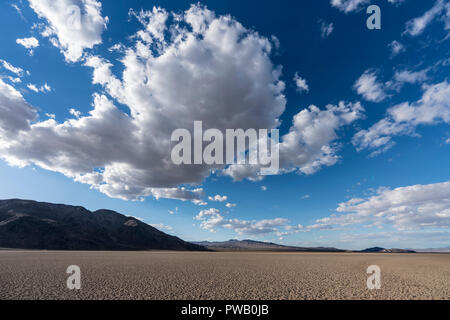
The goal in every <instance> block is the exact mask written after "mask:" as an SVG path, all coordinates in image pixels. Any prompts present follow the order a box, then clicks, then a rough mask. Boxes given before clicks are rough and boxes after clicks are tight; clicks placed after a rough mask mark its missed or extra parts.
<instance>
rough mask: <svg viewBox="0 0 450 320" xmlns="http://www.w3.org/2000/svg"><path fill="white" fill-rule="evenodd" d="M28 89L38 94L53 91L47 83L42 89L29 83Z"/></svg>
mask: <svg viewBox="0 0 450 320" xmlns="http://www.w3.org/2000/svg"><path fill="white" fill-rule="evenodd" d="M27 88H28V89H30V90H31V91H34V92H36V93H38V92H43V93H45V92H50V91H52V88H51V87H50V86H49V85H48V84H47V83H45V84H44V85H43V86H40V87H38V86H36V85H35V84H32V83H29V84H27Z"/></svg>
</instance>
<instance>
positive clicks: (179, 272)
mask: <svg viewBox="0 0 450 320" xmlns="http://www.w3.org/2000/svg"><path fill="white" fill-rule="evenodd" d="M70 265H76V266H79V267H80V271H81V289H80V290H69V289H68V288H67V279H68V277H69V276H70V274H67V273H66V270H67V267H68V266H70ZM370 265H377V266H379V267H380V269H381V289H379V290H369V289H368V288H367V278H368V277H369V276H370V275H369V274H367V273H366V271H367V268H368V266H370ZM0 299H158V300H160V299H183V300H185V299H189V300H190V299H221V300H234V299H246V300H259V299H295V300H297V299H447V300H448V299H450V254H392V253H388V254H384V253H380V254H378V253H377V254H368V253H282V252H275V253H274V252H163V251H148V252H85V251H83V252H80V251H76V252H69V251H61V252H57V251H14V250H0Z"/></svg>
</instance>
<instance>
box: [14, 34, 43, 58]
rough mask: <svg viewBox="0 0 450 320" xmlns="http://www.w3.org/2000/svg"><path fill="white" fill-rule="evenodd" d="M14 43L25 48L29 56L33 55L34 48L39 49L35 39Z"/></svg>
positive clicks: (18, 40)
mask: <svg viewBox="0 0 450 320" xmlns="http://www.w3.org/2000/svg"><path fill="white" fill-rule="evenodd" d="M16 43H17V44H20V45H21V46H23V47H25V48H27V49H28V53H29V54H30V55H33V53H34V51H33V49H34V48H37V47H39V41H38V39H36V38H35V37H30V38H22V39H16Z"/></svg>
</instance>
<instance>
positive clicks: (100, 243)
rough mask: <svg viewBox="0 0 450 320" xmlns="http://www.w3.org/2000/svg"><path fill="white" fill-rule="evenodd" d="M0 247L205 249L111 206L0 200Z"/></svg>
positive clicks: (49, 248)
mask: <svg viewBox="0 0 450 320" xmlns="http://www.w3.org/2000/svg"><path fill="white" fill-rule="evenodd" d="M0 247H4V248H21V249H48V250H152V249H153V250H201V251H203V250H207V249H206V248H205V247H203V246H200V245H196V244H193V243H189V242H185V241H183V240H181V239H179V238H177V237H174V236H170V235H167V234H165V233H163V232H161V231H159V230H157V229H156V228H154V227H152V226H149V225H148V224H145V223H143V222H141V221H139V220H138V219H135V218H133V217H127V216H124V215H122V214H120V213H117V212H114V211H110V210H98V211H95V212H91V211H89V210H86V209H85V208H83V207H76V206H68V205H63V204H51V203H43V202H36V201H29V200H18V199H14V200H0Z"/></svg>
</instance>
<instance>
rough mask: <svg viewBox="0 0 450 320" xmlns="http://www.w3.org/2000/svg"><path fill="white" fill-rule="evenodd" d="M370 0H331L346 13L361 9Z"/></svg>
mask: <svg viewBox="0 0 450 320" xmlns="http://www.w3.org/2000/svg"><path fill="white" fill-rule="evenodd" d="M368 3H370V0H331V5H332V6H333V7H335V8H337V9H339V10H341V11H343V12H345V13H349V12H352V11H357V10H360V9H361V8H362V7H363V6H364V5H366V4H368Z"/></svg>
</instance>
